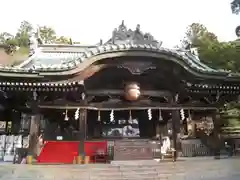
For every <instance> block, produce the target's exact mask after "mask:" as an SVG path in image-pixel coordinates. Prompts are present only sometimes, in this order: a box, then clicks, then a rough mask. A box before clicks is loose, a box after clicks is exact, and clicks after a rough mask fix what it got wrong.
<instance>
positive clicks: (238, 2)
mask: <svg viewBox="0 0 240 180" xmlns="http://www.w3.org/2000/svg"><path fill="white" fill-rule="evenodd" d="M231 9H232V13H233V14H239V12H240V0H233V1H232V2H231Z"/></svg>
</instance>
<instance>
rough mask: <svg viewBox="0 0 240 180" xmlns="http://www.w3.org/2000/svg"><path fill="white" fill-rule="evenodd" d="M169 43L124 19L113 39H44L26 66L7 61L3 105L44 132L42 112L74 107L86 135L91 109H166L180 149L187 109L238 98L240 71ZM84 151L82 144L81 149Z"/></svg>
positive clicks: (1, 81) (0, 80)
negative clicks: (77, 42)
mask: <svg viewBox="0 0 240 180" xmlns="http://www.w3.org/2000/svg"><path fill="white" fill-rule="evenodd" d="M161 44H162V43H161V42H158V41H156V40H155V39H154V38H153V36H152V35H151V34H148V33H143V32H141V30H140V27H139V26H137V28H136V29H135V30H134V31H132V30H130V29H127V27H126V26H125V25H124V23H122V24H121V25H120V26H119V27H118V28H117V29H115V30H114V31H113V35H112V38H111V39H110V40H109V41H107V42H106V43H105V44H101V45H96V46H74V45H69V46H67V45H41V46H39V48H38V49H37V50H36V52H35V54H33V55H32V56H31V57H30V58H29V59H28V60H26V61H25V62H24V63H23V64H21V65H20V66H18V67H0V93H1V103H2V107H3V111H5V110H6V111H9V109H15V110H16V111H21V112H29V113H32V114H36V116H35V118H36V119H37V118H38V120H33V122H32V123H35V125H34V124H32V125H31V130H30V134H31V135H32V136H36V134H38V132H37V131H38V130H37V129H39V128H36V126H39V122H40V120H39V116H37V114H39V113H42V114H44V113H49V111H48V112H47V109H48V110H49V109H50V114H51V113H53V111H58V112H61V113H63V112H65V115H66V114H67V113H68V112H69V113H70V111H73V112H74V113H75V116H77V118H78V119H79V122H78V125H77V126H78V128H77V129H78V130H79V132H80V133H76V134H77V135H76V136H77V138H79V140H85V139H86V136H87V132H86V123H87V116H88V115H89V114H87V112H89V110H92V111H96V112H97V111H111V110H114V111H121V110H128V111H130V110H131V111H134V110H135V111H146V110H147V109H152V110H153V111H154V112H156V111H158V110H163V111H164V110H166V111H168V112H170V113H169V114H170V115H171V116H172V117H171V119H172V122H173V128H172V129H173V139H174V141H173V146H174V148H176V146H177V144H176V143H177V141H176V139H177V136H176V134H177V133H178V132H179V127H178V124H179V123H180V115H179V111H180V110H181V109H184V110H185V111H187V110H192V111H198V110H210V111H212V112H217V110H218V108H220V107H221V106H222V105H223V104H224V103H226V102H228V101H233V100H238V96H239V94H240V76H239V74H235V73H231V72H228V71H221V70H214V69H212V68H210V67H207V66H206V65H204V64H203V63H202V62H201V61H200V60H199V59H198V58H197V57H195V56H194V55H193V54H192V53H191V52H190V51H188V50H181V49H166V48H163V47H162V46H161ZM129 82H136V83H137V84H138V85H139V88H140V93H141V95H140V97H139V98H138V99H137V100H134V101H129V100H126V99H125V86H126V84H127V83H129ZM53 109H54V110H53ZM10 113H11V112H10ZM76 113H77V114H78V115H76ZM72 116H73V114H72ZM90 116H91V115H90ZM96 116H97V115H96ZM59 117H60V116H59ZM217 117H218V116H217ZM61 118H62V119H64V115H62V116H61ZM214 119H217V118H214ZM36 124H38V125H36ZM40 126H41V124H40ZM34 127H35V130H34ZM40 129H41V128H40ZM216 129H217V126H216ZM34 139H35V140H34ZM35 141H36V137H32V139H31V142H30V148H32V149H34V147H33V146H34V143H36V142H35ZM81 142H83V141H81ZM32 151H33V150H32ZM83 151H84V144H83V143H80V148H79V153H84V152H83Z"/></svg>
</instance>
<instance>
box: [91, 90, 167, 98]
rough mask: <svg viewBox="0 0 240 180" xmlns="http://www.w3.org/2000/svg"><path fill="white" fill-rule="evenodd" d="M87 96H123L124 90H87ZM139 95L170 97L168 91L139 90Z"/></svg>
mask: <svg viewBox="0 0 240 180" xmlns="http://www.w3.org/2000/svg"><path fill="white" fill-rule="evenodd" d="M87 94H88V95H95V96H97V95H98V96H101V95H124V94H125V92H124V90H118V89H98V90H87ZM141 95H143V96H152V97H171V93H170V92H169V91H150V90H141Z"/></svg>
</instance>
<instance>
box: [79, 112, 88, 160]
mask: <svg viewBox="0 0 240 180" xmlns="http://www.w3.org/2000/svg"><path fill="white" fill-rule="evenodd" d="M86 123H87V110H86V109H80V110H79V141H80V143H79V150H78V155H79V156H81V157H85V145H84V142H85V140H86V128H87V126H86Z"/></svg>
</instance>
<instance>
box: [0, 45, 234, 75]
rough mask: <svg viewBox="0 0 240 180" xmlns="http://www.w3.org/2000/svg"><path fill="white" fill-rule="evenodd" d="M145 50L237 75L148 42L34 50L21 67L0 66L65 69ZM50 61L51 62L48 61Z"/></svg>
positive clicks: (10, 69) (14, 69)
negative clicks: (93, 59) (107, 55)
mask: <svg viewBox="0 0 240 180" xmlns="http://www.w3.org/2000/svg"><path fill="white" fill-rule="evenodd" d="M133 50H134V51H145V52H146V53H147V52H154V53H159V54H164V55H168V56H171V57H175V58H176V59H177V60H178V61H179V62H183V63H185V64H187V65H188V66H189V67H190V68H192V69H194V70H195V71H197V72H200V73H207V74H216V75H217V74H219V75H223V76H230V77H234V76H239V74H237V73H231V72H229V71H224V70H220V71H218V70H214V69H212V68H210V67H208V66H206V65H204V64H203V63H201V61H199V60H198V59H197V58H196V57H194V56H193V55H191V54H190V53H189V52H184V51H181V50H175V49H166V48H163V47H159V48H157V47H155V46H152V45H149V44H144V45H142V44H107V45H103V46H98V47H96V48H91V49H86V50H85V51H84V52H78V53H73V52H70V53H67V52H65V53H61V52H55V53H54V52H42V51H39V52H36V54H34V55H33V56H32V57H30V61H29V62H28V63H27V64H26V65H24V66H22V67H19V66H18V67H0V71H2V72H31V73H37V72H54V71H56V72H57V71H66V70H71V69H74V68H76V67H77V66H78V65H79V64H81V63H82V62H83V61H85V60H87V59H88V58H90V57H93V56H97V55H100V54H103V53H112V52H119V51H121V52H128V51H133ZM50 61H51V62H50Z"/></svg>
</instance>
